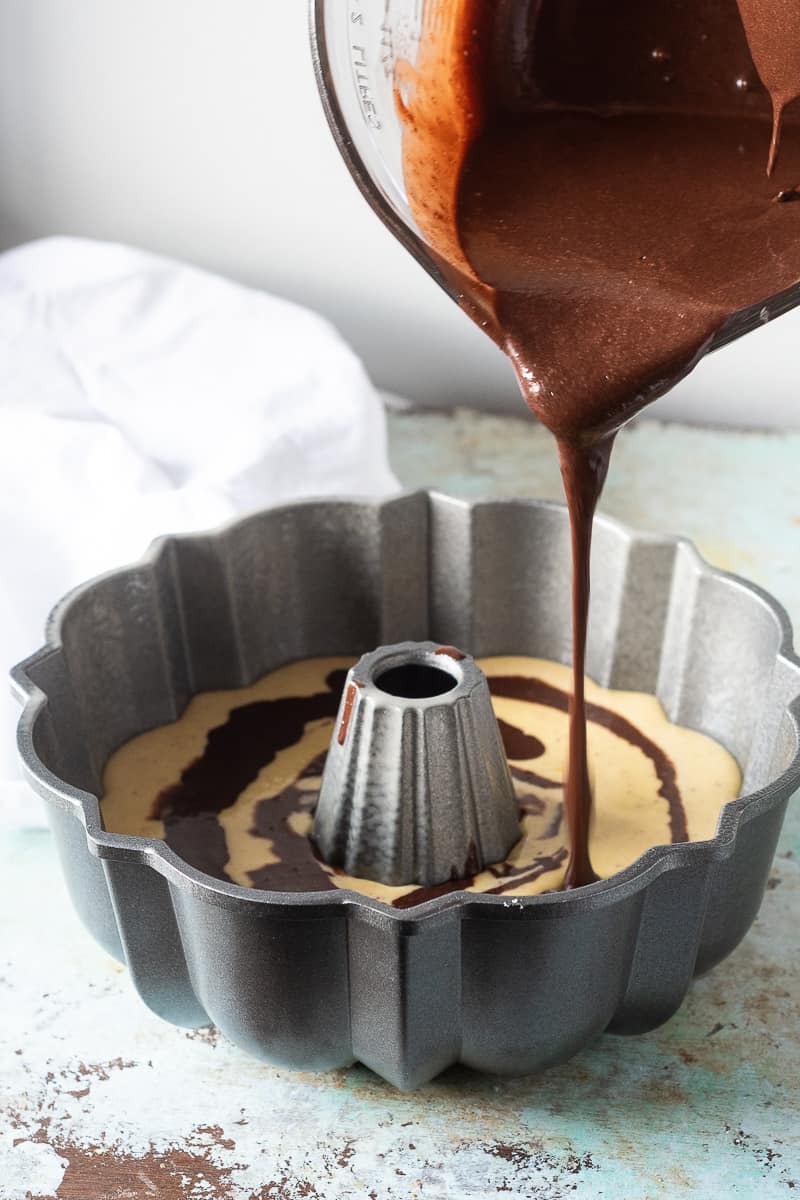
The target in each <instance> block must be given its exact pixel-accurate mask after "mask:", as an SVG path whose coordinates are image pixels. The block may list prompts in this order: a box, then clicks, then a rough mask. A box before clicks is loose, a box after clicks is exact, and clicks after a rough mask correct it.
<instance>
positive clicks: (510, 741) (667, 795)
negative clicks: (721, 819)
mask: <svg viewBox="0 0 800 1200" xmlns="http://www.w3.org/2000/svg"><path fill="white" fill-rule="evenodd" d="M351 665H352V661H351V660H350V659H344V658H313V659H307V660H304V661H300V662H296V663H291V664H289V665H288V666H285V667H281V668H280V669H278V670H275V671H272V672H270V673H269V674H267V675H264V676H263V677H262V678H261V679H259V680H258V681H257V682H256V683H254V684H253V685H252V686H250V687H247V688H238V689H233V690H230V691H217V692H204V693H200V694H199V695H197V696H195V697H194V699H193V700H192V701H191V703H190V704H189V706H188V707H187V709H186V711H185V712H184V713H183V715H182V716H181V717H180V718H179V719H178V720H177V721H175V722H173V723H172V724H169V725H164V726H162V727H160V728H158V729H153V730H150V731H148V732H147V733H144V734H141V735H140V736H139V737H136V738H134V739H133V740H132V741H130V742H128V743H127V744H125V745H124V746H122V747H120V749H119V750H117V752H116V753H115V754H114V755H113V756H112V757H111V759H110V760H109V762H108V764H107V767H106V770H105V776H104V795H103V799H102V814H103V819H104V822H105V826H106V828H107V829H109V830H111V831H112V832H114V833H125V834H134V835H138V836H142V837H154V838H162V839H164V840H165V841H166V842H167V844H168V845H170V846H171V847H172V848H173V849H174V850H175V852H176V853H177V854H178V855H179V856H180V857H181V858H183V859H184V860H185V861H186V862H188V863H190V864H191V865H192V866H194V867H197V868H199V869H200V870H202V871H205V872H207V873H208V874H210V875H212V876H214V877H215V878H217V879H224V880H228V881H231V882H233V883H238V884H242V885H244V886H245V887H257V888H266V889H269V890H274V891H284V892H298V891H319V890H329V889H331V888H352V889H354V890H355V891H358V892H361V893H362V894H364V895H366V896H372V897H374V898H375V899H378V900H381V901H383V902H385V903H386V904H390V905H393V906H394V907H396V908H409V907H411V906H413V905H415V904H421V903H423V902H424V901H425V900H430V899H432V898H433V897H435V896H439V895H443V894H445V893H447V892H452V891H459V890H465V891H470V892H490V893H495V894H504V895H508V896H529V895H533V894H535V893H539V892H544V891H551V890H555V889H558V888H560V887H561V886H562V884H563V880H564V875H565V872H566V869H567V860H568V856H569V833H568V830H567V828H566V822H565V817H564V771H565V764H566V763H567V759H568V748H569V717H568V710H569V693H570V688H571V679H572V675H571V671H570V669H569V668H568V667H566V666H563V665H561V664H560V663H553V662H547V661H545V660H542V659H536V658H526V657H502V658H487V659H482V660H480V665H481V666H482V668H483V670H484V671H485V673H486V675H487V677H488V679H489V686H490V688H491V692H492V697H493V702H494V707H495V712H496V715H497V718H498V721H499V724H500V731H501V733H502V736H503V742H504V745H505V749H506V754H507V756H508V760H509V765H510V768H511V773H512V776H513V779H514V784H515V787H516V792H517V797H518V799H519V805H520V815H521V831H522V836H521V838H520V841H519V842H518V843H517V845H516V846H515V847H514V849H513V850H512V851H511V853H510V854H509V856H508V858H507V860H506V861H505V862H502V863H496V864H494V865H492V866H490V867H488V868H487V869H486V870H484V871H482V872H481V873H480V874H479V875H476V876H474V877H471V878H467V879H452V880H449V881H448V882H446V883H444V884H440V885H438V886H436V887H428V888H421V887H417V886H416V885H414V884H411V885H409V886H406V887H387V886H385V885H383V884H380V883H375V882H373V881H371V880H368V879H355V878H353V877H351V876H347V875H344V874H342V873H340V872H339V871H337V870H336V869H334V868H332V867H329V866H327V865H326V864H325V863H323V862H321V861H320V860H319V859H318V858H317V856H316V854H315V852H314V845H313V842H312V840H311V826H312V817H313V812H314V808H315V806H316V802H317V797H318V794H319V786H320V777H321V774H322V768H323V765H324V762H325V754H326V752H327V747H328V744H329V742H330V740H331V736H332V733H333V727H334V721H335V717H336V712H337V709H338V706H339V700H340V697H341V693H342V686H343V684H344V680H345V676H346V672H347V669H348V667H350V666H351ZM586 701H587V717H588V728H589V733H588V751H589V771H590V776H591V781H592V788H593V793H594V804H595V812H594V820H593V823H592V830H591V842H590V845H591V855H592V863H593V865H594V868H595V870H596V872H597V874H598V875H599V876H601V877H603V878H605V877H607V876H609V875H612V874H614V873H615V872H616V871H619V870H621V869H622V868H624V867H626V866H627V865H628V864H630V863H632V862H634V861H635V860H636V859H637V858H638V857H639V856H640V855H641V854H642V853H644V851H645V850H647V849H648V848H649V847H651V846H656V845H661V844H664V843H669V842H683V841H687V840H690V839H691V840H700V839H704V838H709V837H712V836H713V834H714V831H715V828H716V824H717V819H718V816H719V811H720V808H721V807H722V805H724V804H725V803H727V802H728V801H729V800H732V799H734V798H735V797H736V796H737V795H738V794H739V789H740V786H741V775H740V772H739V768H738V766H737V764H736V761H735V760H734V758H733V757H732V756H731V755H730V754H729V753H728V751H727V750H725V749H724V748H723V747H722V746H720V745H718V744H717V743H716V742H714V741H712V739H711V738H708V737H706V736H705V735H703V734H701V733H696V732H694V731H693V730H690V729H684V728H681V727H680V726H677V725H673V724H671V723H670V722H669V721H668V720H667V717H666V715H665V713H664V710H663V709H662V707H661V705H660V703H659V702H658V700H657V699H656V698H655V697H654V696H650V695H645V694H644V693H640V692H619V691H610V690H608V689H606V688H602V687H599V686H598V685H597V684H594V683H592V682H591V680H587V681H586Z"/></svg>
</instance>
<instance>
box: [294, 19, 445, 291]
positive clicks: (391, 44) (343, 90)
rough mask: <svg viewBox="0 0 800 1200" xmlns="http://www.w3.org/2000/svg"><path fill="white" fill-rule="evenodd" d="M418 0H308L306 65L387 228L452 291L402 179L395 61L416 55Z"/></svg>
mask: <svg viewBox="0 0 800 1200" xmlns="http://www.w3.org/2000/svg"><path fill="white" fill-rule="evenodd" d="M424 8H425V0H310V22H311V48H312V56H313V60H314V70H315V73H316V77H317V84H318V86H319V90H320V95H321V97H322V103H323V107H324V109H325V115H326V116H327V118H328V124H329V125H330V128H331V132H332V133H333V136H334V139H335V141H336V145H337V146H338V147H339V151H340V152H341V154H342V157H343V158H344V160H345V162H346V163H347V166H348V168H349V170H350V173H351V175H352V176H353V179H354V180H355V182H356V183H357V184H358V187H359V188H360V189H361V192H362V193H363V195H364V197H365V198H366V200H367V202H368V203H369V204H370V206H371V207H372V208H373V209H374V211H375V212H376V213H377V214H378V216H379V217H380V218H381V220H382V221H383V222H384V224H385V225H387V226H388V227H389V229H390V230H391V232H392V233H393V234H394V236H395V237H396V238H397V239H398V240H399V241H400V242H402V244H403V245H404V246H405V248H406V249H407V250H408V251H409V252H410V253H411V254H412V255H413V256H414V258H416V259H417V261H418V262H419V263H421V265H422V266H423V267H424V268H425V270H426V271H428V273H429V274H430V275H432V276H433V278H434V279H435V280H436V281H437V283H439V284H440V285H441V287H443V288H444V289H445V291H446V292H448V293H449V294H450V295H452V296H453V297H454V298H455V296H456V292H455V290H454V287H453V284H452V282H448V280H447V279H446V278H445V276H444V274H443V273H442V272H441V271H440V269H439V267H438V265H437V263H436V261H435V259H434V257H433V255H432V254H431V251H430V248H429V247H428V245H427V243H426V241H425V239H424V237H423V236H422V234H421V233H420V230H419V229H418V227H417V224H416V222H415V221H414V218H413V216H412V213H411V207H410V204H409V201H408V195H407V192H406V187H405V182H404V180H403V157H402V155H403V125H402V121H401V119H400V116H399V114H398V111H397V102H396V99H395V87H396V78H397V76H396V73H397V67H398V64H401V63H408V64H411V65H412V66H413V65H414V64H415V63H416V61H417V55H418V50H419V43H420V37H421V35H422V27H423V17H424Z"/></svg>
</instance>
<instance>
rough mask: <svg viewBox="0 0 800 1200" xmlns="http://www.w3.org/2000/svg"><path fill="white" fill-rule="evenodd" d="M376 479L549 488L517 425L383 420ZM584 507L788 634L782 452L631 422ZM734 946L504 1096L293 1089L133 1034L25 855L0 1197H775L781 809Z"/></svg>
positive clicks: (353, 1077) (11, 991) (799, 1053)
mask: <svg viewBox="0 0 800 1200" xmlns="http://www.w3.org/2000/svg"><path fill="white" fill-rule="evenodd" d="M391 436H392V453H393V459H394V463H395V467H396V470H397V472H398V474H399V476H400V477H401V479H402V480H403V482H404V483H406V484H408V485H411V486H423V485H435V486H437V487H439V488H441V489H442V490H444V491H449V492H451V493H455V494H458V495H462V496H479V495H505V496H508V495H514V494H523V495H524V494H528V495H552V496H557V495H559V492H560V485H559V480H558V473H557V468H556V465H555V459H554V454H553V447H552V445H551V443H550V441H549V438H548V437H547V436H546V435H545V434H544V433H543V432H542V431H540V430H538V429H536V428H535V427H534V426H533V424H532V423H529V422H527V421H513V420H509V419H498V418H490V417H479V416H475V415H471V414H467V413H457V414H456V415H455V416H451V417H446V416H434V415H421V414H416V415H413V414H411V415H404V414H394V415H393V416H392V418H391ZM604 509H605V511H606V512H609V513H611V514H613V515H615V516H618V517H621V518H623V519H624V520H626V521H628V522H629V523H630V524H633V525H635V526H638V527H641V528H645V529H651V530H659V531H666V532H681V533H684V534H687V535H688V536H690V537H692V538H693V539H694V540H695V541H696V542H697V544H698V545H699V547H700V549H701V550H702V551H703V552H704V553H705V554H706V556H707V557H709V558H710V559H712V560H713V561H714V562H716V563H718V564H720V565H722V566H725V567H728V568H732V569H734V570H738V571H741V572H743V573H745V574H747V575H749V576H750V577H751V578H753V579H756V580H758V581H759V582H760V583H762V584H764V585H765V586H766V587H768V588H770V589H771V590H773V591H775V592H776V593H777V594H778V596H780V597H781V598H782V599H783V601H784V603H785V604H786V605H787V607H788V609H789V611H790V613H791V614H792V615H793V617H794V620H795V624H796V626H797V625H800V434H798V435H760V434H732V433H731V434H729V433H710V432H705V431H702V430H690V429H685V428H680V427H664V426H659V425H655V424H642V425H640V426H639V427H638V428H636V429H634V430H632V431H630V432H627V433H626V434H625V435H623V437H622V438H621V439H620V445H619V450H618V453H617V456H616V461H615V464H614V468H613V470H612V473H611V478H610V481H609V485H608V489H607V491H606V496H605V501H604ZM799 808H800V805H798V803H797V801H795V802H794V805H793V806H792V809H791V811H790V815H789V818H788V820H787V825H786V828H785V830H784V834H783V838H782V841H781V846H780V851H779V855H778V857H777V859H776V861H775V865H774V869H773V873H772V878H771V879H770V886H769V890H768V891H767V895H766V898H765V901H764V905H763V908H762V911H761V915H760V917H759V919H758V921H757V922H756V925H755V927H754V929H753V931H752V932H751V934H750V935H749V936H748V938H747V939H746V940H745V942H744V943H743V944H742V946H741V947H740V948H739V949H738V950H737V951H736V952H735V953H734V954H733V955H732V957H731V958H730V959H728V960H727V961H726V962H725V963H723V964H722V965H721V966H720V967H718V968H717V969H716V970H715V971H714V972H713V973H712V974H711V975H710V976H708V977H706V978H704V979H702V980H699V981H698V982H697V983H696V984H695V985H694V987H693V989H692V992H691V994H690V996H689V998H688V1000H687V1002H686V1003H685V1005H684V1007H683V1008H682V1010H681V1011H680V1013H679V1014H678V1015H677V1016H676V1017H675V1018H674V1019H673V1020H672V1021H670V1022H669V1023H668V1024H667V1025H666V1026H664V1027H663V1028H662V1029H660V1030H658V1031H656V1032H654V1033H651V1034H648V1035H647V1036H644V1037H641V1038H637V1039H631V1040H621V1039H617V1038H613V1037H611V1036H608V1037H602V1038H600V1039H599V1040H598V1041H597V1043H596V1044H595V1045H593V1046H592V1047H591V1048H590V1049H589V1050H587V1051H586V1052H584V1053H583V1054H581V1055H579V1056H578V1057H577V1058H575V1059H574V1060H573V1061H572V1062H570V1063H568V1064H567V1065H566V1066H563V1067H559V1068H556V1069H553V1070H551V1071H549V1072H547V1073H546V1074H545V1075H542V1076H539V1077H536V1078H528V1079H521V1080H514V1081H510V1082H509V1081H503V1080H498V1079H493V1078H486V1077H481V1076H478V1075H475V1074H472V1073H470V1072H468V1071H465V1070H461V1069H458V1070H453V1071H450V1072H448V1073H447V1074H445V1075H444V1076H443V1077H441V1078H440V1079H438V1080H436V1081H435V1082H434V1083H432V1084H430V1085H428V1086H427V1087H425V1088H424V1089H423V1090H422V1091H420V1092H418V1093H416V1094H413V1095H401V1094H399V1093H397V1092H395V1091H393V1090H392V1089H391V1088H390V1087H389V1086H388V1085H386V1084H384V1083H383V1082H382V1081H381V1080H380V1079H377V1078H376V1077H375V1076H374V1075H372V1074H371V1073H370V1072H369V1071H367V1070H365V1069H364V1068H361V1067H353V1068H352V1069H350V1070H347V1071H339V1072H335V1073H332V1074H328V1075H304V1074H292V1073H289V1072H286V1071H279V1070H272V1069H270V1068H269V1067H265V1066H261V1065H259V1064H257V1063H254V1062H251V1061H250V1060H248V1059H247V1058H246V1057H245V1056H244V1054H242V1053H241V1052H240V1051H238V1050H237V1049H235V1048H234V1047H232V1046H230V1045H228V1044H226V1043H225V1042H224V1041H223V1040H222V1039H221V1038H220V1037H218V1036H217V1034H216V1033H215V1031H213V1030H203V1031H199V1032H192V1033H187V1032H185V1031H181V1030H178V1029H174V1028H172V1027H170V1026H169V1025H166V1024H164V1023H162V1022H161V1021H159V1020H158V1019H157V1018H156V1017H154V1016H152V1015H151V1014H150V1013H149V1012H148V1011H147V1010H146V1009H145V1008H144V1006H143V1005H141V1004H140V1002H139V1001H138V1000H137V999H136V997H135V996H134V993H133V990H132V988H131V986H130V983H129V981H128V978H127V975H126V972H125V971H124V970H123V969H122V968H120V967H119V966H117V965H116V964H115V963H113V962H111V961H110V960H109V959H108V958H107V957H106V956H105V955H104V954H103V952H102V951H100V950H99V949H98V948H97V947H96V946H95V945H94V944H93V943H92V942H91V941H90V940H89V938H88V936H87V935H85V934H84V933H83V931H82V929H81V928H80V927H79V925H78V922H77V920H76V918H75V917H74V916H73V913H72V911H71V909H70V907H69V904H68V902H67V899H66V896H65V893H64V888H63V886H62V884H61V880H60V877H59V873H58V869H57V866H56V863H55V859H54V852H53V847H52V845H51V843H50V840H49V836H48V835H47V834H33V833H28V834H24V835H23V834H17V835H14V836H13V837H12V838H10V839H6V844H4V845H3V846H2V849H1V850H0V860H1V861H0V881H2V882H0V891H2V894H3V898H4V903H3V904H2V905H1V906H0V1018H2V1019H1V1020H0V1091H1V1095H0V1198H1V1200H24V1198H26V1197H28V1196H42V1197H54V1196H57V1197H59V1198H60V1200H95V1198H98V1200H99V1198H102V1200H152V1198H153V1197H161V1198H163V1200H173V1198H177V1197H181V1198H183V1200H295V1198H297V1200H299V1198H301V1197H311V1198H312V1200H313V1198H325V1200H334V1198H335V1200H349V1198H351V1197H365V1198H367V1197H368V1198H371V1200H400V1198H403V1200H408V1198H410V1197H420V1198H422V1200H441V1198H443V1197H453V1198H459V1200H461V1198H463V1197H486V1196H497V1195H502V1196H507V1197H509V1200H516V1198H520V1200H521V1198H523V1197H526V1198H527V1197H541V1198H542V1200H560V1198H562V1197H563V1198H566V1197H574V1198H575V1200H583V1198H585V1197H604V1198H606V1200H645V1198H651V1197H652V1198H655V1197H660V1196H669V1197H674V1198H676V1200H680V1198H683V1197H709V1196H720V1197H728V1196H731V1197H734V1196H746V1197H759V1200H773V1198H775V1200H777V1198H779V1197H787V1200H788V1197H789V1196H791V1195H793V1194H797V1195H798V1196H800V1129H799V1128H798V1126H799V1125H800V1098H799V1096H798V1092H799V1090H800V956H799V955H798V923H799V920H798V919H799V918H800V812H799V811H798V809H799Z"/></svg>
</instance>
